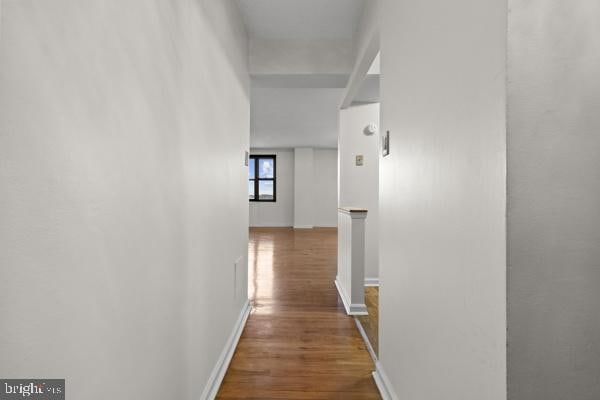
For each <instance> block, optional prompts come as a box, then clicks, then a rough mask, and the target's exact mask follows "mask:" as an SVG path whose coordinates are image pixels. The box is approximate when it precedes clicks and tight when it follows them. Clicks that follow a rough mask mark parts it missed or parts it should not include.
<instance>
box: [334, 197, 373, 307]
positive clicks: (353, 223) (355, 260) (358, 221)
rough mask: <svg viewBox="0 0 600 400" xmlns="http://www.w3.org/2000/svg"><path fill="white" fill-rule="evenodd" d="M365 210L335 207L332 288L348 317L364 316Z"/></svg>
mask: <svg viewBox="0 0 600 400" xmlns="http://www.w3.org/2000/svg"><path fill="white" fill-rule="evenodd" d="M366 218H367V210H366V209H364V208H355V207H340V208H338V267H337V277H336V279H335V286H336V287H337V290H338V293H339V294H340V297H341V298H342V302H343V303H344V307H345V308H346V313H347V314H348V315H367V314H368V313H367V306H366V305H365V219H366Z"/></svg>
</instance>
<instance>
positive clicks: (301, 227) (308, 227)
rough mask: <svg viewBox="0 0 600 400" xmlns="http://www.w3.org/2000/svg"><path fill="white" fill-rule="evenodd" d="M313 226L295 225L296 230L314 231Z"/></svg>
mask: <svg viewBox="0 0 600 400" xmlns="http://www.w3.org/2000/svg"><path fill="white" fill-rule="evenodd" d="M313 228H314V226H313V225H294V229H313Z"/></svg>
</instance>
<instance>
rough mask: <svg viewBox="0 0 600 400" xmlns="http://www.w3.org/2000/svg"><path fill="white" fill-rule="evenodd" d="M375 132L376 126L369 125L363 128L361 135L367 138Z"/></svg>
mask: <svg viewBox="0 0 600 400" xmlns="http://www.w3.org/2000/svg"><path fill="white" fill-rule="evenodd" d="M375 132H377V124H373V123H371V124H369V125H367V126H366V127H365V129H364V130H363V133H364V134H365V135H367V136H370V135H372V134H374V133H375Z"/></svg>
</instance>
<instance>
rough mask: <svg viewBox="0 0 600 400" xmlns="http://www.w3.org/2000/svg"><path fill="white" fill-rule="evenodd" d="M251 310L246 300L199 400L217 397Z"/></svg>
mask: <svg viewBox="0 0 600 400" xmlns="http://www.w3.org/2000/svg"><path fill="white" fill-rule="evenodd" d="M251 310H252V307H251V306H250V302H249V301H248V300H246V303H245V304H244V307H242V311H241V313H240V316H239V317H238V319H237V321H236V323H235V325H234V326H233V331H232V332H231V334H230V335H229V338H228V339H227V342H226V343H225V347H224V348H223V351H222V352H221V355H220V356H219V359H218V360H217V364H216V365H215V367H214V368H213V371H212V373H211V374H210V377H209V378H208V383H207V384H206V386H205V387H204V391H203V392H202V395H201V396H200V399H201V400H213V399H214V398H215V397H216V396H217V392H218V391H219V387H221V382H223V378H224V377H225V373H226V372H227V368H228V367H229V363H230V362H231V358H232V357H233V353H234V352H235V348H236V347H237V344H238V341H239V340H240V336H241V335H242V331H243V330H244V326H245V325H246V321H247V320H248V316H249V315H250V311H251Z"/></svg>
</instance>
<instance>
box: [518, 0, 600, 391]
mask: <svg viewBox="0 0 600 400" xmlns="http://www.w3.org/2000/svg"><path fill="white" fill-rule="evenodd" d="M509 6H510V9H511V14H510V18H509V30H508V32H509V34H508V46H509V52H508V77H509V79H508V117H509V118H508V266H509V269H508V388H509V398H510V399H511V400H542V399H543V400H558V399H569V400H595V399H600V378H599V377H600V317H599V315H600V313H599V309H598V307H599V305H600V212H599V209H600V156H599V154H600V113H598V110H600V75H599V71H600V57H599V55H600V25H598V17H599V16H600V2H598V1H586V0H576V1H569V2H562V1H557V0H533V1H529V2H526V3H523V2H520V1H513V0H511V1H509Z"/></svg>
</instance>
